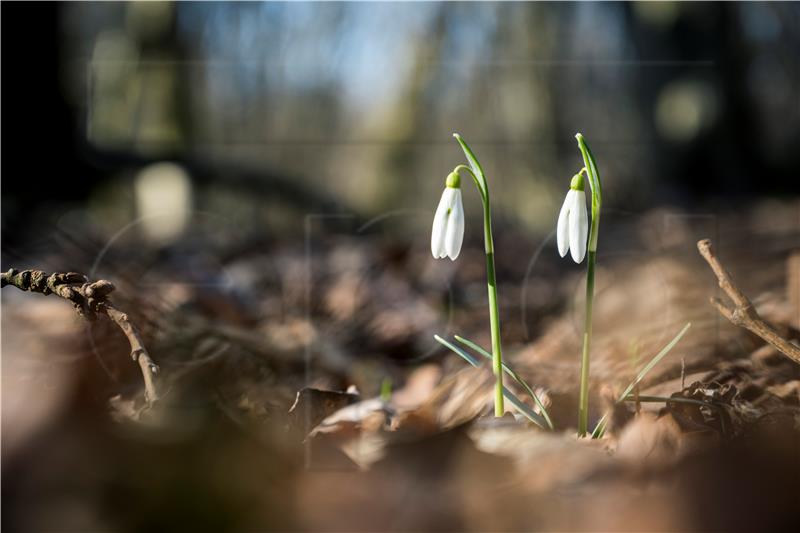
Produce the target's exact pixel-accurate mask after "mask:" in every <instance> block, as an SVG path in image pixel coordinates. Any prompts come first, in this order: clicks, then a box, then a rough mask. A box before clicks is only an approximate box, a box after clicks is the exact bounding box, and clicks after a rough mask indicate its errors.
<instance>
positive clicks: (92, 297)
mask: <svg viewBox="0 0 800 533" xmlns="http://www.w3.org/2000/svg"><path fill="white" fill-rule="evenodd" d="M6 285H13V286H14V287H16V288H18V289H20V290H23V291H30V292H37V293H40V294H45V295H47V294H55V295H57V296H60V297H61V298H64V299H65V300H69V301H70V302H71V303H72V306H73V307H74V308H75V310H76V311H77V312H78V314H79V315H80V316H82V317H84V318H86V319H87V320H89V321H94V320H95V318H97V315H105V316H107V317H108V318H109V319H110V320H112V321H113V322H114V323H115V324H116V325H117V326H119V328H120V329H121V330H122V332H123V333H124V334H125V337H127V339H128V342H129V343H130V345H131V358H132V359H133V360H134V361H136V362H137V363H139V367H140V368H141V370H142V377H143V379H144V389H145V400H146V401H147V403H148V404H152V403H153V402H155V401H156V400H158V394H157V392H156V385H155V374H157V373H158V370H159V369H158V365H156V364H155V363H154V362H153V360H152V359H151V358H150V355H149V354H148V353H147V350H146V349H145V347H144V344H143V343H142V340H141V337H140V336H139V331H138V330H137V329H136V327H135V326H134V325H133V324H132V323H131V321H130V319H129V318H128V315H127V314H126V313H124V312H122V311H120V310H119V309H117V308H116V307H114V305H113V304H112V303H111V302H110V301H109V300H108V295H109V294H111V292H112V291H113V290H114V285H113V284H112V283H111V282H110V281H106V280H102V279H101V280H98V281H95V282H92V283H89V280H88V279H87V278H86V276H84V275H83V274H78V273H77V272H65V273H55V274H50V275H48V274H47V273H46V272H43V271H41V270H23V271H21V272H20V271H18V270H15V269H13V268H12V269H9V270H8V272H3V273H2V274H0V287H5V286H6Z"/></svg>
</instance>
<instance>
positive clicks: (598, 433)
mask: <svg viewBox="0 0 800 533" xmlns="http://www.w3.org/2000/svg"><path fill="white" fill-rule="evenodd" d="M691 326H692V323H691V322H687V323H686V325H685V326H684V327H683V329H682V330H680V332H679V333H678V334H677V335H675V338H673V339H672V340H671V341H669V343H668V344H667V345H666V346H664V348H662V349H661V351H660V352H658V353H657V354H656V355H655V356H654V357H653V358H652V359H650V362H649V363H647V364H646V365H645V366H644V368H642V369H641V370H640V371H639V373H638V374H637V375H636V377H635V378H634V380H633V381H631V382H630V384H629V385H628V387H627V388H626V389H625V392H623V393H622V394H621V395H620V397H619V399H618V400H617V401H616V403H620V402H623V401H629V400H627V399H628V397H629V396H630V393H631V391H633V388H634V387H635V386H636V385H638V384H639V382H641V381H642V380H643V379H644V377H645V376H646V375H647V373H648V372H650V371H651V370H652V369H653V367H654V366H656V365H657V364H658V362H659V361H661V360H662V359H663V358H664V356H666V355H667V354H668V353H669V352H670V350H672V349H673V348H674V347H675V345H676V344H678V341H680V340H681V339H682V338H683V336H684V335H685V334H686V332H687V331H689V328H690V327H691ZM640 401H642V400H641V397H640ZM607 417H608V413H606V414H605V415H603V417H602V418H601V419H600V420H599V421H598V422H597V425H596V426H595V428H594V431H592V438H593V439H599V438H600V437H602V436H603V434H604V433H605V430H606V418H607Z"/></svg>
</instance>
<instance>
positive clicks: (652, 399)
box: [624, 395, 717, 409]
mask: <svg viewBox="0 0 800 533" xmlns="http://www.w3.org/2000/svg"><path fill="white" fill-rule="evenodd" d="M637 400H638V401H640V402H642V403H670V402H675V403H688V404H691V405H702V406H704V407H713V408H715V409H716V408H717V405H715V404H713V403H711V402H704V401H703V400H695V399H694V398H668V397H666V396H639V398H636V396H634V395H628V396H626V397H625V399H624V401H626V402H635V401H637Z"/></svg>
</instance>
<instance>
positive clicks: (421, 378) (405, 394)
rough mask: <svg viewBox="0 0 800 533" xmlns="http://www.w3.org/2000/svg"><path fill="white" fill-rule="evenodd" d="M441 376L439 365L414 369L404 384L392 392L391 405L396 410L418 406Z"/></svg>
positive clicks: (429, 394) (429, 393)
mask: <svg viewBox="0 0 800 533" xmlns="http://www.w3.org/2000/svg"><path fill="white" fill-rule="evenodd" d="M441 378H442V369H441V367H440V366H439V365H423V366H421V367H419V368H416V369H414V370H413V371H411V373H410V374H409V375H408V378H407V379H406V383H405V385H404V386H403V387H402V388H400V389H397V390H396V391H394V392H393V393H392V399H391V404H392V406H393V407H394V408H395V409H397V410H398V411H404V410H408V409H413V408H415V407H418V406H419V405H421V404H422V403H423V402H424V401H425V400H426V399H428V398H429V397H430V396H431V394H432V393H433V390H434V388H435V387H436V384H437V383H438V382H439V380H441Z"/></svg>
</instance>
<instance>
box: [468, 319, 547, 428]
mask: <svg viewBox="0 0 800 533" xmlns="http://www.w3.org/2000/svg"><path fill="white" fill-rule="evenodd" d="M455 337H456V340H457V341H458V342H460V343H461V344H464V345H466V346H468V347H469V348H472V349H473V350H475V351H476V352H478V353H479V354H480V355H482V356H483V357H485V358H486V359H488V360H489V361H491V360H492V354H490V353H489V352H487V351H486V350H485V349H483V348H482V347H481V346H480V345H478V344H477V343H475V342H472V341H471V340H469V339H466V338H464V337H460V336H458V335H456V336H455ZM502 365H503V370H504V371H505V373H506V374H508V375H509V376H511V378H512V379H513V380H514V381H516V382H517V383H519V385H520V386H521V387H522V388H523V389H525V392H527V393H528V395H529V396H530V397H531V398H533V401H534V402H536V406H537V407H538V408H539V411H541V413H542V416H543V417H544V419H545V421H546V422H547V426H548V427H549V428H550V429H555V428H554V427H553V421H552V420H550V415H549V414H548V413H547V409H545V407H544V404H543V403H542V401H541V400H540V399H539V397H538V396H537V395H536V393H534V392H533V389H532V388H531V387H530V385H528V384H527V383H526V382H525V380H524V379H522V377H521V376H520V375H519V374H517V373H516V372H515V371H514V370H513V369H512V368H511V367H510V366H508V365H507V364H506V363H505V362H503V363H502Z"/></svg>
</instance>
